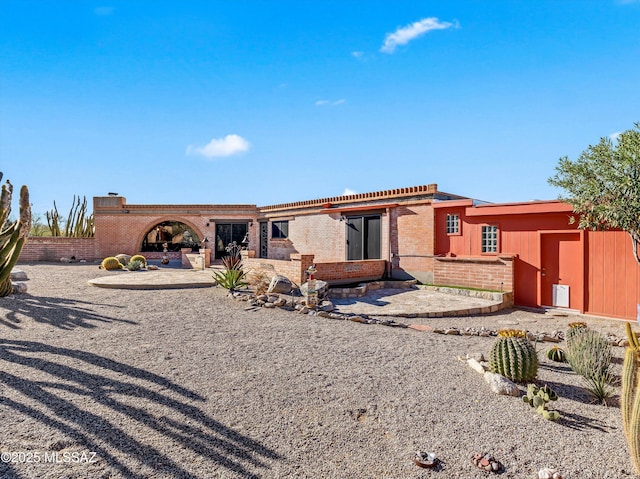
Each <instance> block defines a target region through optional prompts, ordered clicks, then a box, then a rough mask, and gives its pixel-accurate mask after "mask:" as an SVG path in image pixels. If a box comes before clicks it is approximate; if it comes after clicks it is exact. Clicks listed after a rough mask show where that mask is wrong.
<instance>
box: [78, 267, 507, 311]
mask: <svg viewBox="0 0 640 479" xmlns="http://www.w3.org/2000/svg"><path fill="white" fill-rule="evenodd" d="M89 284H90V285H92V286H97V287H100V288H115V289H181V288H209V287H212V286H214V285H215V281H214V279H213V275H212V269H211V268H208V269H205V270H194V269H174V268H161V269H159V270H155V271H153V270H152V271H114V272H112V273H111V274H109V275H105V276H101V277H99V278H95V279H92V280H89ZM331 301H332V302H333V304H334V305H335V307H336V311H337V312H339V313H343V314H366V315H369V316H395V317H405V318H434V317H443V316H466V315H470V314H487V313H492V312H495V311H498V310H499V309H501V308H502V303H501V302H500V301H496V300H490V299H484V298H476V297H470V296H465V295H457V294H450V293H447V292H442V291H434V290H430V289H424V288H418V289H396V288H383V289H377V290H372V291H368V292H367V294H366V295H365V296H363V297H360V298H332V299H331Z"/></svg>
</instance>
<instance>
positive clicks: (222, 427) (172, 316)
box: [0, 264, 636, 479]
mask: <svg viewBox="0 0 640 479" xmlns="http://www.w3.org/2000/svg"><path fill="white" fill-rule="evenodd" d="M20 268H21V269H23V270H24V271H26V272H27V274H28V276H29V281H28V285H29V291H28V293H27V294H23V295H16V296H11V297H8V298H0V332H1V333H0V421H1V424H2V428H1V429H0V451H2V452H3V453H6V452H16V453H18V452H20V453H24V454H14V455H13V456H9V459H10V461H11V462H1V463H0V477H2V478H14V477H16V478H62V477H64V478H105V479H106V478H174V477H180V478H182V477H193V478H195V477H197V478H240V477H243V478H282V477H299V478H438V477H439V478H464V479H474V478H485V477H487V476H488V475H489V474H487V473H484V472H481V471H479V470H478V469H476V468H475V467H474V466H473V464H472V463H471V460H470V457H471V455H472V454H473V453H474V452H476V451H477V452H485V451H486V452H490V453H491V454H492V455H493V456H494V457H495V458H496V459H498V460H500V461H501V462H502V463H503V464H504V466H505V468H506V471H505V473H504V474H502V475H501V476H500V477H504V478H532V477H534V475H535V474H536V472H537V471H538V469H540V468H542V467H545V466H547V467H556V468H558V469H559V470H560V471H561V472H562V473H563V475H564V477H565V478H576V479H577V478H581V479H583V478H611V479H613V478H616V479H621V478H626V477H636V476H635V475H634V474H633V472H632V471H633V468H632V465H631V463H630V460H629V458H628V454H627V450H626V444H625V441H624V437H623V433H622V423H621V419H620V412H619V409H618V407H617V405H615V404H614V405H613V406H610V407H606V406H602V405H595V404H591V403H590V401H589V397H588V395H587V393H586V391H585V390H584V388H583V386H582V383H581V380H580V378H579V377H577V376H576V375H575V374H574V373H572V372H571V371H570V370H569V369H568V367H566V366H564V365H558V364H557V363H551V362H550V361H548V360H547V359H546V357H543V356H544V355H543V354H542V351H543V350H546V349H547V348H548V347H549V345H547V344H545V345H543V346H541V347H540V348H539V349H540V350H541V354H540V356H541V367H540V370H539V375H538V378H539V382H540V383H541V384H543V383H546V384H549V385H551V386H552V387H553V388H554V389H555V390H556V391H557V392H558V393H559V395H560V399H559V400H558V401H557V403H555V404H554V406H555V408H556V409H557V410H559V411H560V412H561V414H562V415H563V418H562V419H561V420H560V421H559V422H557V423H554V422H550V421H546V420H544V419H543V418H542V417H541V416H538V415H537V414H536V413H535V412H534V411H533V410H532V409H530V408H529V406H527V405H526V404H524V403H523V402H522V401H521V400H520V399H518V398H513V397H505V396H495V395H493V394H492V393H491V392H490V391H489V389H488V386H487V385H486V384H485V383H484V381H483V380H482V377H481V376H480V375H479V374H478V373H476V372H474V371H473V370H472V369H471V368H469V367H467V366H466V365H465V364H464V363H462V362H460V361H458V360H457V356H458V355H461V354H464V353H476V352H484V353H485V354H487V353H488V351H489V349H490V348H491V345H492V344H493V341H494V340H493V339H492V338H480V337H461V336H443V335H437V334H433V333H428V332H418V331H414V330H410V329H399V328H389V327H384V326H379V325H363V324H358V323H353V322H350V321H338V320H331V319H324V318H312V317H308V316H302V315H298V314H294V313H290V312H286V311H281V310H266V309H262V310H259V311H245V310H244V308H245V307H246V303H243V302H239V301H234V300H231V299H228V298H227V297H226V295H225V292H224V291H223V290H220V289H217V288H208V289H190V290H112V289H103V288H96V287H92V286H89V285H88V284H87V280H89V279H92V278H95V277H97V276H100V275H107V274H114V273H109V272H105V271H101V270H98V269H97V267H96V266H95V265H78V264H74V265H61V264H56V265H53V264H52V265H47V264H37V265H33V264H28V265H27V264H25V265H21V266H20ZM115 274H123V273H115ZM125 274H128V273H125ZM574 319H575V318H566V317H561V318H558V317H548V316H545V315H540V314H535V313H531V312H524V311H519V310H514V311H507V312H504V313H500V314H494V315H491V316H484V317H465V318H442V319H437V320H429V319H421V320H419V322H421V323H426V324H431V325H433V326H434V327H446V326H465V325H474V326H486V327H489V328H499V327H504V326H508V325H511V324H516V323H517V324H519V325H520V326H519V327H525V328H529V329H531V330H549V331H551V330H553V329H564V328H565V327H566V324H567V323H568V322H569V321H571V320H574ZM398 320H399V321H401V322H408V321H409V320H407V319H402V318H399V319H398ZM586 321H587V322H588V323H589V325H590V326H591V327H593V328H594V329H602V330H609V331H612V332H615V333H616V334H618V335H623V333H624V329H623V324H622V323H621V322H617V321H608V320H596V319H593V318H586ZM416 322H418V320H416ZM622 354H623V350H622V348H615V356H616V366H615V367H616V373H617V374H619V373H620V367H621V366H620V364H621V358H622ZM523 390H524V388H523ZM418 449H420V450H427V451H434V452H435V453H436V454H437V455H438V457H439V458H440V459H441V460H442V463H441V465H440V467H439V468H438V469H419V468H417V467H416V466H415V465H414V464H413V462H412V460H411V459H412V457H413V455H414V454H415V451H416V450H418ZM2 457H3V460H6V459H7V456H6V454H3V456H2Z"/></svg>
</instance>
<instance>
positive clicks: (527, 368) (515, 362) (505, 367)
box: [489, 329, 538, 382]
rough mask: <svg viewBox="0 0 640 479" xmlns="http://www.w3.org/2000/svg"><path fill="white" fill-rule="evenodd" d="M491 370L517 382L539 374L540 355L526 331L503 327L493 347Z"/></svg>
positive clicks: (490, 360)
mask: <svg viewBox="0 0 640 479" xmlns="http://www.w3.org/2000/svg"><path fill="white" fill-rule="evenodd" d="M489 368H490V370H491V372H494V373H497V374H501V375H502V376H504V377H506V378H509V379H511V380H512V381H516V382H524V381H531V380H533V379H535V377H536V375H537V374H538V356H537V354H536V350H535V349H534V347H533V344H532V343H531V341H530V340H529V339H528V338H527V333H526V332H525V331H521V330H517V329H503V330H500V331H498V339H497V340H496V342H495V343H494V344H493V347H492V348H491V354H490V358H489Z"/></svg>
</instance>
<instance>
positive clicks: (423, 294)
mask: <svg viewBox="0 0 640 479" xmlns="http://www.w3.org/2000/svg"><path fill="white" fill-rule="evenodd" d="M332 302H333V304H334V305H335V307H336V310H337V311H338V312H340V313H353V314H367V315H369V316H400V317H407V318H419V317H429V318H433V317H442V316H465V315H469V314H487V313H493V312H495V311H498V310H499V309H501V308H502V302H501V301H496V300H490V299H483V298H475V297H470V296H465V295H457V294H450V293H445V292H442V291H434V290H430V289H423V288H419V289H409V290H407V289H391V288H386V289H378V290H374V291H369V292H367V294H366V296H363V297H361V298H335V299H332Z"/></svg>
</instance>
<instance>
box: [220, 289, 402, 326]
mask: <svg viewBox="0 0 640 479" xmlns="http://www.w3.org/2000/svg"><path fill="white" fill-rule="evenodd" d="M229 297H231V298H233V299H236V300H239V301H246V302H247V303H249V304H248V306H247V307H246V308H245V309H246V310H248V311H250V310H258V309H259V308H268V309H269V308H281V309H284V310H285V311H291V312H293V313H297V314H306V315H308V316H318V317H320V318H328V319H336V320H343V321H344V320H347V321H353V322H354V323H362V324H381V325H383V326H392V327H397V328H408V327H409V326H408V325H407V324H403V323H398V322H397V321H394V320H392V319H380V318H373V317H371V316H368V315H366V314H344V313H338V312H336V311H334V309H335V307H334V305H333V303H332V302H331V301H329V300H326V299H325V300H323V301H320V303H319V304H318V305H317V306H316V307H314V308H312V307H309V306H307V304H306V300H305V299H304V297H295V296H288V297H283V296H280V295H277V294H261V295H258V296H255V297H254V295H253V293H251V292H244V291H234V292H232V293H229Z"/></svg>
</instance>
